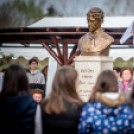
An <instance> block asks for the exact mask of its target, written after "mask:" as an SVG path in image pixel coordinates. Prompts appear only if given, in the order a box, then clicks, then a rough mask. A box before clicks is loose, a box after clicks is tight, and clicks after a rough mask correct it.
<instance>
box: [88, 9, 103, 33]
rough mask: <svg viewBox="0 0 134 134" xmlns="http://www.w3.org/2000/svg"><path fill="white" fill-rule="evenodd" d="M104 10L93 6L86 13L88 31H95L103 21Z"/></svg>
mask: <svg viewBox="0 0 134 134" xmlns="http://www.w3.org/2000/svg"><path fill="white" fill-rule="evenodd" d="M103 18H104V12H103V11H102V10H101V9H100V8H99V7H93V8H91V9H90V10H89V12H88V13H87V20H88V27H89V31H90V32H95V31H96V30H97V29H99V28H100V27H101V24H102V23H103Z"/></svg>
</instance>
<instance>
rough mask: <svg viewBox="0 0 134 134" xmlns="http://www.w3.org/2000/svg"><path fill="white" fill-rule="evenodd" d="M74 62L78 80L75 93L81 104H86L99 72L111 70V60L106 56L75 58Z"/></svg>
mask: <svg viewBox="0 0 134 134" xmlns="http://www.w3.org/2000/svg"><path fill="white" fill-rule="evenodd" d="M74 61H75V69H76V70H77V71H78V78H79V85H78V88H77V93H78V95H79V97H80V98H81V99H82V101H83V102H87V101H88V100H89V98H90V95H91V92H92V90H93V87H94V85H95V82H96V80H97V77H98V75H99V74H100V72H101V71H103V70H113V58H112V57H107V56H76V57H75V58H74Z"/></svg>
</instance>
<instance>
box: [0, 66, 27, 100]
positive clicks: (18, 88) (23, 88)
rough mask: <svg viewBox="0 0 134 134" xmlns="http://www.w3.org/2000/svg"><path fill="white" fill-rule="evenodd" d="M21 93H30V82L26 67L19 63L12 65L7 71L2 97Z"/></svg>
mask: <svg viewBox="0 0 134 134" xmlns="http://www.w3.org/2000/svg"><path fill="white" fill-rule="evenodd" d="M21 93H27V94H29V84H28V79H27V76H26V73H25V69H23V68H22V67H20V66H19V65H11V66H10V67H9V68H8V69H7V71H6V73H5V77H4V83H3V88H2V91H1V93H0V98H3V99H4V98H9V97H14V96H18V95H19V94H21Z"/></svg>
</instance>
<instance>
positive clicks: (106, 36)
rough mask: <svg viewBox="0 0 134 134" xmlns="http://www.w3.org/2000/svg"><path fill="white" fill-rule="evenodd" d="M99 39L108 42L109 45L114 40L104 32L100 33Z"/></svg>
mask: <svg viewBox="0 0 134 134" xmlns="http://www.w3.org/2000/svg"><path fill="white" fill-rule="evenodd" d="M101 38H104V39H107V40H109V41H110V42H111V43H112V42H114V39H113V37H112V36H110V35H108V34H107V33H106V32H102V34H101Z"/></svg>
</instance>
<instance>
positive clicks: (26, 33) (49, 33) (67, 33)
mask: <svg viewBox="0 0 134 134" xmlns="http://www.w3.org/2000/svg"><path fill="white" fill-rule="evenodd" d="M86 33H87V32H14V33H0V35H83V34H86ZM106 33H107V34H110V35H123V34H124V32H106Z"/></svg>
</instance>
